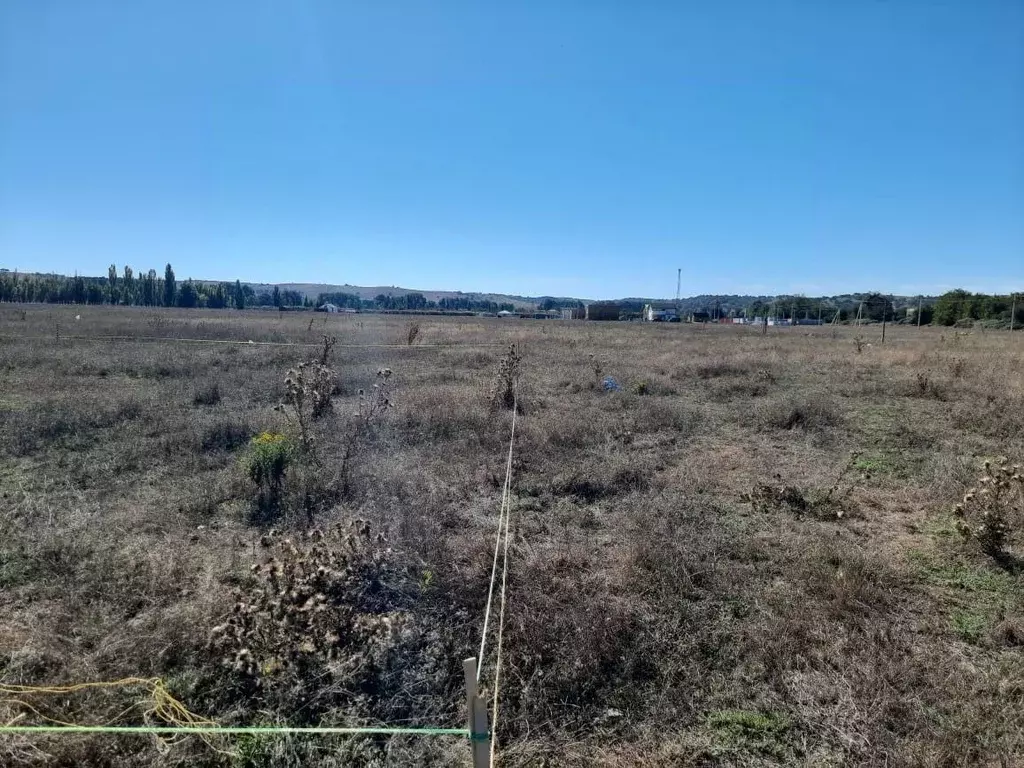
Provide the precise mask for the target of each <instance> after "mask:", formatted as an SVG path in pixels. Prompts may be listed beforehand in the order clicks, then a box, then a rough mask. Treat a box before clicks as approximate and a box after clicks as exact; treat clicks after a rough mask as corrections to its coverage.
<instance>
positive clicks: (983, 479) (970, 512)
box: [953, 457, 1024, 557]
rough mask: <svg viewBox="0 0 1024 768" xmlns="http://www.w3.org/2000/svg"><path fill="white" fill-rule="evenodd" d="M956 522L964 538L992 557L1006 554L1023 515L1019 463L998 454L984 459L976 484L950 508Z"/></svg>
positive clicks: (1023, 491)
mask: <svg viewBox="0 0 1024 768" xmlns="http://www.w3.org/2000/svg"><path fill="white" fill-rule="evenodd" d="M953 514H954V515H955V516H956V519H957V521H956V525H957V529H958V530H959V531H960V533H961V534H962V535H963V536H964V538H967V539H973V540H975V541H977V542H978V544H979V545H980V546H981V548H982V550H983V551H984V552H985V553H986V554H988V555H991V556H992V557H1001V556H1003V555H1005V549H1006V545H1007V544H1008V543H1009V540H1010V538H1011V536H1012V534H1013V529H1014V527H1015V526H1019V525H1020V524H1021V521H1022V518H1024V476H1022V475H1021V468H1020V465H1018V464H1014V465H1012V466H1011V465H1010V463H1009V459H1007V458H1005V457H1004V458H1001V459H1000V460H999V463H998V465H993V463H992V462H991V461H986V462H985V464H984V468H983V470H982V473H981V476H980V477H979V478H978V484H977V485H976V486H974V487H972V488H969V489H968V490H967V492H966V493H965V494H964V497H963V500H962V501H961V502H960V503H959V504H957V505H956V507H954V509H953Z"/></svg>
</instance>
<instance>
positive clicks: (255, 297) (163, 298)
mask: <svg viewBox="0 0 1024 768" xmlns="http://www.w3.org/2000/svg"><path fill="white" fill-rule="evenodd" d="M0 301H14V302H30V301H31V302H43V303H49V304H123V305H129V306H143V307H209V308H211V309H223V308H226V307H234V308H236V309H244V308H245V307H247V306H278V307H283V306H303V305H306V306H310V305H312V302H311V301H309V300H307V299H305V298H304V297H303V295H302V294H301V293H299V292H298V291H287V290H285V291H282V290H281V289H280V288H278V287H277V286H274V289H273V290H272V291H264V292H260V293H257V292H256V291H254V290H253V289H252V287H251V286H248V285H242V283H241V282H240V281H238V280H236V281H235V282H234V284H232V283H211V282H195V281H193V280H191V279H189V280H185V281H184V282H179V281H178V279H177V278H176V277H175V275H174V268H173V267H171V265H170V264H168V265H167V266H166V267H165V268H164V274H163V277H160V276H158V274H157V271H156V270H155V269H151V270H149V271H148V272H146V273H144V274H138V275H136V274H135V272H134V270H133V269H132V268H131V267H129V266H126V267H125V268H124V271H123V272H122V273H120V274H118V271H117V266H116V265H114V264H111V265H110V269H109V270H108V271H107V277H106V279H104V278H101V277H82V276H80V275H75V276H73V277H66V276H64V275H19V274H18V273H17V272H0Z"/></svg>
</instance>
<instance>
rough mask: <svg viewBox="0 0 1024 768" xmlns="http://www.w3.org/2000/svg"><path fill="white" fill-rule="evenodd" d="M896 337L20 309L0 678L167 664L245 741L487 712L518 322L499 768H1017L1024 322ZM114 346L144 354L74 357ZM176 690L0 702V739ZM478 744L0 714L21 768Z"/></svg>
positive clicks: (362, 758)
mask: <svg viewBox="0 0 1024 768" xmlns="http://www.w3.org/2000/svg"><path fill="white" fill-rule="evenodd" d="M76 316H79V319H76ZM311 320H312V322H311ZM413 322H416V323H417V324H418V333H416V334H415V338H414V339H413V341H414V343H413V344H412V345H409V344H408V342H409V340H410V336H411V335H412V334H411V325H412V323H413ZM879 331H880V329H879V327H877V326H872V327H866V328H865V327H862V328H860V329H855V328H840V329H838V330H837V331H835V332H833V331H832V330H831V329H819V328H793V329H790V328H779V329H769V332H768V334H767V335H765V336H762V335H761V334H760V332H759V331H754V330H751V329H744V328H739V327H737V328H733V327H715V326H706V327H702V326H657V325H641V324H632V323H583V322H571V323H556V322H550V323H549V322H539V321H502V320H497V319H484V318H480V319H477V318H458V319H447V318H435V317H432V318H422V319H420V320H416V321H413V320H410V319H409V318H404V317H399V316H374V315H358V316H328V315H316V316H315V317H314V316H311V315H309V314H302V313H285V314H281V315H280V316H279V315H278V314H275V313H267V312H262V313H261V312H242V313H238V312H227V311H222V312H215V311H211V312H206V311H199V310H196V311H180V312H178V311H173V310H166V311H164V310H161V311H149V310H142V309H118V308H107V309H100V308H92V307H35V306H32V307H27V308H25V309H24V310H23V309H22V308H20V307H13V306H10V305H8V306H3V307H0V376H2V389H0V439H2V442H0V495H2V513H0V685H4V684H6V685H13V684H27V685H43V684H57V683H72V682H86V681H101V680H117V679H120V678H125V677H144V678H149V677H160V678H162V679H164V680H165V681H166V683H167V686H168V689H169V690H170V692H171V693H172V694H173V695H174V696H175V697H177V698H178V699H180V700H181V701H182V702H183V703H184V704H186V705H187V706H188V708H189V709H191V710H192V711H193V712H195V713H198V714H200V715H202V716H204V717H208V718H211V719H213V720H216V721H217V722H219V723H222V724H246V725H248V724H254V725H263V724H290V725H315V724H334V725H346V724H363V725H370V724H392V725H438V726H448V727H459V726H461V725H463V723H464V719H465V716H464V713H463V683H462V669H461V660H462V659H463V658H465V657H467V656H472V655H475V654H476V651H477V646H478V644H479V641H480V632H481V623H482V621H483V614H484V606H485V602H486V593H487V586H488V581H489V577H490V569H491V559H492V552H493V546H494V537H495V533H496V522H497V514H498V509H499V504H500V497H501V489H502V483H503V481H504V475H505V461H506V453H505V452H506V450H507V445H508V440H509V431H510V426H511V412H510V411H509V410H508V409H506V408H503V407H501V405H500V403H499V404H498V406H497V407H496V406H495V405H494V397H493V396H494V394H495V392H496V385H497V384H498V383H500V382H497V378H498V377H497V371H498V369H499V364H500V361H501V359H502V357H503V356H504V355H505V354H506V351H507V345H508V343H509V342H512V341H517V342H519V343H520V345H521V347H520V348H521V352H522V362H521V376H520V380H519V385H518V386H519V395H520V406H521V408H520V414H519V420H518V424H517V428H516V430H517V431H516V448H515V457H514V462H513V483H512V520H513V534H514V537H513V541H512V545H511V560H510V572H509V579H510V583H509V593H508V602H507V609H506V610H507V626H506V630H505V638H504V662H503V664H504V666H503V671H502V679H503V684H502V686H501V720H500V725H499V729H498V730H499V733H498V736H499V743H500V749H499V755H500V759H499V764H500V765H501V766H562V765H572V766H577V765H578V766H623V767H624V766H633V765H645V766H688V765H693V766H707V765H743V766H748V765H751V766H758V765H814V766H829V765H889V766H895V765H949V766H959V765H984V766H990V765H991V766H997V765H1001V766H1011V765H1021V764H1024V573H1022V568H1021V566H1020V560H1019V559H1018V557H1017V556H1016V555H1015V554H1014V553H1015V552H1016V553H1017V555H1019V554H1021V553H1022V551H1024V520H1022V519H1021V518H1020V514H1021V505H1020V503H1019V501H1018V502H1017V503H1016V504H1015V505H1014V504H1012V503H1011V504H1009V505H1008V509H1009V510H1010V513H1011V518H1010V521H1009V522H1010V526H1011V534H1010V541H1009V544H1008V546H1007V547H1006V548H1005V549H1004V552H1003V554H1002V555H1001V556H1000V557H991V556H989V555H986V554H985V553H984V552H983V551H982V549H981V547H980V546H979V544H978V542H976V541H973V540H967V539H965V538H964V537H963V536H961V535H960V533H959V532H958V531H957V528H956V525H955V518H954V516H953V509H954V505H955V504H957V502H959V501H961V499H962V498H963V496H964V493H965V491H967V490H968V489H969V488H971V487H972V486H974V485H976V484H977V482H978V478H979V475H980V473H981V471H982V465H983V462H984V461H985V460H986V459H990V460H995V461H998V458H999V457H1003V456H1006V457H1009V458H1010V460H1011V462H1014V461H1015V462H1022V461H1024V336H1022V335H1020V334H1014V335H1011V334H1009V333H1006V332H992V331H989V332H985V333H983V332H980V331H978V332H964V331H958V332H955V331H952V330H946V331H939V330H935V329H923V330H918V329H914V328H903V327H890V328H889V329H888V331H887V338H886V343H885V344H884V345H882V344H880V343H879V335H880V333H879ZM325 334H326V335H328V336H333V337H336V338H337V345H336V346H334V347H333V348H331V349H330V350H329V351H328V352H327V354H326V356H325V357H324V358H323V359H324V360H325V363H326V365H327V366H328V367H329V368H330V369H332V370H333V372H334V373H335V374H336V377H337V380H336V386H334V382H333V381H330V380H329V379H330V375H329V373H323V376H325V377H326V379H325V381H328V386H327V389H328V395H329V402H328V404H324V405H323V406H322V408H323V410H324V413H323V415H322V416H320V417H319V418H317V419H311V418H309V408H310V407H311V406H310V402H311V401H310V400H309V399H308V397H307V400H306V402H305V404H304V405H303V406H302V407H303V409H306V410H304V411H303V414H304V415H303V418H302V419H301V421H300V419H299V414H297V413H296V410H295V408H294V407H293V406H286V407H285V408H284V409H283V410H282V409H276V408H275V406H277V405H278V404H280V403H282V402H283V401H285V400H287V399H288V397H289V386H288V385H287V384H286V381H285V380H286V376H288V372H289V370H290V369H292V368H295V367H296V366H297V364H298V363H300V362H303V361H316V360H318V359H319V356H320V355H321V354H322V351H321V349H320V347H319V346H318V345H320V343H321V339H322V337H323V336H324V335H325ZM102 335H114V336H124V337H133V338H130V339H121V340H102V341H99V340H87V339H86V338H79V337H95V336H102ZM855 337H858V338H859V341H858V340H856V339H855ZM184 338H190V339H207V340H210V342H211V343H196V342H185V341H175V340H174V339H184ZM226 340H234V341H242V342H248V341H253V342H293V343H308V344H310V345H311V346H309V347H303V346H286V345H283V344H282V345H261V344H255V343H254V344H251V345H250V344H223V343H212V342H214V341H226ZM366 344H383V345H393V346H382V347H372V348H368V347H359V346H356V345H366ZM347 345H351V346H347ZM438 345H443V346H438ZM382 369H389V370H390V372H391V373H390V375H384V374H381V373H379V372H380V371H381V370H382ZM320 370H322V369H318V368H317V366H315V365H307V366H306V367H304V368H303V369H302V370H301V371H300V370H296V371H295V372H294V373H293V374H292V376H291V378H292V382H293V385H292V386H293V389H292V391H293V392H294V387H295V386H300V388H301V381H300V382H299V384H295V381H296V377H298V376H301V377H302V380H303V381H308V380H309V379H310V378H312V377H313V376H314V374H316V375H320V374H319V373H317V371H320ZM606 376H612V377H614V378H615V380H616V381H617V382H618V383H619V384H620V386H621V390H620V391H616V392H608V391H604V389H603V388H602V387H601V386H600V382H601V380H602V379H604V377H606ZM375 386H378V387H381V386H382V387H383V389H374V387H375ZM498 389H500V387H498ZM382 393H383V394H382ZM385 398H386V399H387V400H388V402H389V403H390V406H388V403H385ZM303 434H305V442H304V441H303ZM258 435H264V437H263V438H261V440H262V443H259V441H257V443H258V444H257V445H254V444H253V442H252V440H253V438H255V437H257V436H258ZM278 435H280V437H278ZM259 444H262V445H263V448H260V447H259ZM261 450H264V453H259V451H261ZM261 461H262V462H263V463H262V464H260V463H259V462H261ZM275 461H277V462H278V464H276V465H275V464H274V462H275ZM278 470H281V471H280V472H278ZM261 472H263V474H260V473H261ZM254 477H256V478H257V479H261V478H262V479H263V484H262V485H260V484H258V483H257V482H256V481H255V480H254V479H253V478H254ZM268 477H269V478H270V479H267V478H268ZM274 478H277V480H279V482H278V481H277V480H275V479H274ZM985 487H988V486H985ZM1013 514H1016V515H1017V517H1016V518H1013V517H1012V515H1013ZM271 558H273V560H272V561H271ZM268 561H270V564H269V565H267V563H268ZM492 648H493V646H492ZM488 655H489V658H488V659H487V661H486V663H485V667H484V674H483V682H484V688H485V691H489V685H490V681H491V680H492V679H493V666H494V657H493V652H492V653H489V654H488ZM13 699H19V700H20V701H14V700H13ZM21 702H25V703H21ZM26 704H29V705H31V707H33V708H34V709H35V710H38V712H35V711H33V709H30V708H29V707H28V706H26ZM146 708H147V704H146V696H145V692H144V691H142V690H141V689H140V688H138V687H130V686H129V687H123V688H111V689H101V690H86V691H82V692H79V693H73V694H66V695H61V696H46V695H40V694H33V693H26V694H24V695H20V696H4V695H0V722H10V721H17V722H18V723H22V724H33V723H42V722H44V720H43V719H42V716H46V717H50V718H55V719H58V720H63V721H72V722H78V723H104V722H110V721H115V722H118V723H122V724H138V723H142V722H144V720H145V719H146V718H147V715H146V714H145V710H146ZM148 718H149V719H150V720H151V721H155V719H154V716H153V715H152V714H150V715H148ZM467 758H468V750H467V748H466V744H465V742H464V741H462V740H459V739H458V738H457V737H433V738H422V737H410V736H397V737H392V738H340V737H328V738H318V737H307V736H298V737H289V738H281V737H252V736H249V737H243V738H238V739H227V738H223V737H217V739H216V740H214V741H211V742H210V743H205V742H203V741H201V740H199V739H197V738H194V737H193V738H190V739H187V740H183V741H181V742H180V743H175V744H172V745H166V744H161V743H160V742H157V741H155V740H153V739H145V738H138V737H109V736H99V735H89V736H34V737H32V738H28V737H25V736H20V735H19V736H11V735H0V763H2V764H3V765H55V766H155V765H161V766H185V765H189V766H193V765H195V766H215V765H224V766H239V767H240V766H300V765H301V766H343V765H344V766H349V765H351V766H382V765H396V766H399V765H401V766H405V765H437V766H441V765H466V764H468V759H467Z"/></svg>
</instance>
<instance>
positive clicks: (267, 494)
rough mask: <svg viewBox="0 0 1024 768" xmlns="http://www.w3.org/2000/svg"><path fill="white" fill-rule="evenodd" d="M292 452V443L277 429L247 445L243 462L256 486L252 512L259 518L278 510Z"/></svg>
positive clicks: (263, 519) (269, 515) (273, 515)
mask: <svg viewBox="0 0 1024 768" xmlns="http://www.w3.org/2000/svg"><path fill="white" fill-rule="evenodd" d="M294 453H295V452H294V446H293V445H292V442H291V441H290V440H289V439H288V438H287V437H286V436H285V435H282V434H279V433H276V432H263V433H261V434H259V435H257V436H256V437H254V438H253V439H252V442H251V443H250V444H249V451H248V453H247V454H246V456H245V458H244V459H243V463H244V466H245V470H246V473H247V474H248V475H249V479H250V480H252V482H253V483H255V485H256V500H255V508H254V512H255V513H256V516H257V517H258V520H260V521H265V520H270V519H273V518H274V517H276V516H277V514H278V512H279V511H280V508H281V489H282V487H283V485H284V478H285V474H286V472H287V471H288V467H289V465H290V464H291V463H292V460H293V458H294Z"/></svg>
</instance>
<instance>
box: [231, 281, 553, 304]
mask: <svg viewBox="0 0 1024 768" xmlns="http://www.w3.org/2000/svg"><path fill="white" fill-rule="evenodd" d="M244 285H249V286H251V287H252V289H253V290H254V291H256V292H257V293H259V292H260V291H272V290H274V286H275V285H276V286H277V287H278V288H280V289H281V290H282V291H298V292H299V293H301V294H302V295H303V296H308V297H309V298H311V299H315V298H316V297H317V296H319V295H320V294H321V293H352V294H355V295H357V296H358V297H359V298H361V299H373V298H374V297H376V296H379V295H381V294H384V295H385V296H405V295H406V294H409V293H422V294H423V295H424V296H425V297H426V299H427V301H440V300H441V299H456V298H458V299H471V300H473V301H493V302H494V303H496V304H503V303H511V304H514V305H515V306H516V307H517V308H523V309H532V308H533V307H535V306H536V305H537V303H538V300H537V299H536V298H531V297H529V296H516V295H510V294H505V293H466V292H463V291H426V290H418V289H416V288H402V287H399V286H397V285H349V284H348V283H345V284H343V285H336V284H332V283H244Z"/></svg>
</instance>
